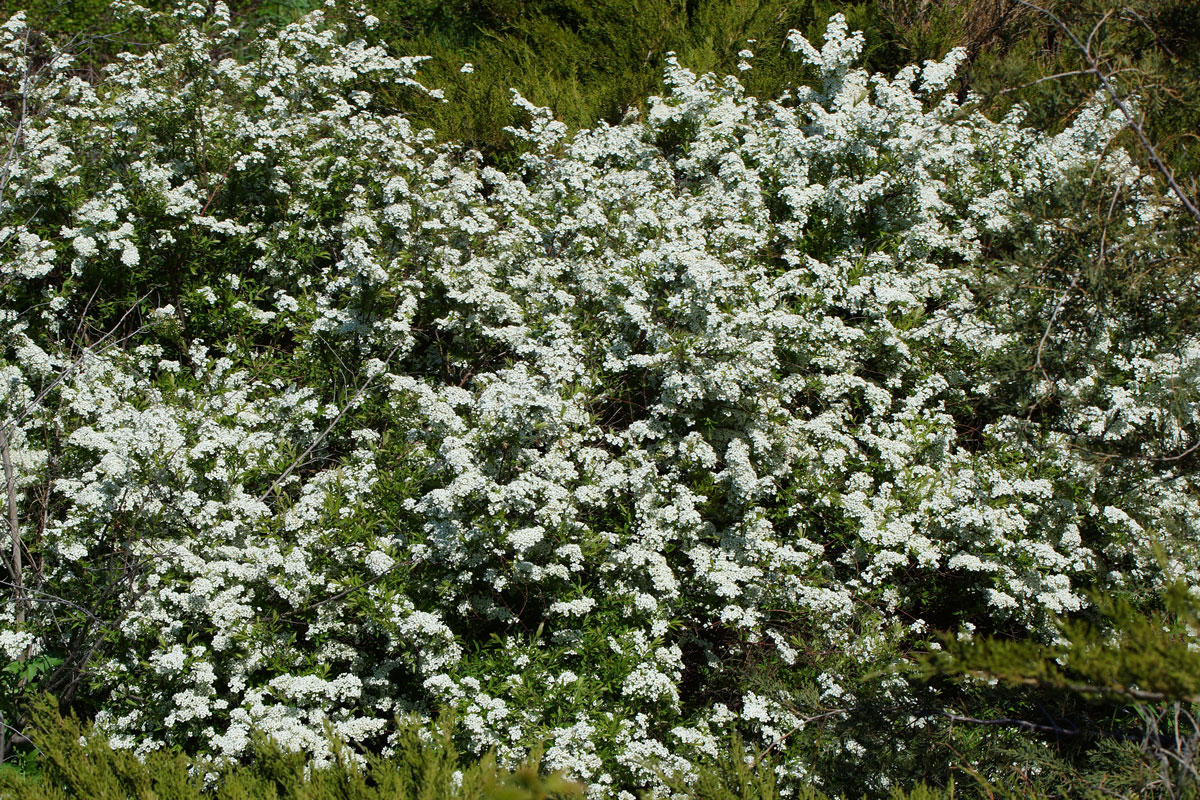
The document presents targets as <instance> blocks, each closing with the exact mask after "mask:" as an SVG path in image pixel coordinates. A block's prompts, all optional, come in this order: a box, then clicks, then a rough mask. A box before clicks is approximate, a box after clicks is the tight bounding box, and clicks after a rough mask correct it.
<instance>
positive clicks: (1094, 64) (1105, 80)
mask: <svg viewBox="0 0 1200 800" xmlns="http://www.w3.org/2000/svg"><path fill="white" fill-rule="evenodd" d="M1015 2H1017V3H1020V4H1021V5H1023V6H1025V7H1026V8H1031V9H1033V10H1034V11H1038V12H1040V13H1042V14H1045V15H1046V16H1047V17H1049V18H1050V20H1051V21H1053V22H1054V24H1055V25H1057V26H1058V28H1059V29H1060V30H1062V32H1063V33H1065V34H1066V35H1067V36H1068V37H1069V38H1070V39H1071V41H1072V42H1073V43H1074V44H1075V46H1076V47H1077V48H1078V49H1079V52H1080V53H1082V54H1083V57H1084V59H1085V60H1086V61H1087V63H1088V66H1089V67H1091V68H1092V69H1093V70H1095V72H1096V77H1097V79H1099V81H1100V86H1101V88H1103V89H1104V92H1105V93H1106V94H1107V95H1108V96H1109V98H1110V99H1111V100H1112V101H1113V104H1114V105H1116V107H1117V109H1118V110H1119V111H1120V112H1121V115H1122V116H1124V117H1125V121H1126V122H1127V123H1129V128H1130V130H1132V131H1133V132H1134V134H1135V135H1136V136H1137V139H1138V142H1139V143H1140V144H1141V146H1142V149H1143V150H1144V151H1145V152H1146V156H1147V158H1148V159H1149V160H1150V164H1151V166H1153V167H1154V169H1155V170H1157V171H1158V172H1159V173H1160V174H1161V175H1162V176H1163V178H1165V179H1166V181H1167V186H1169V187H1170V189H1171V192H1172V193H1173V194H1174V195H1175V196H1176V197H1177V198H1178V199H1179V202H1180V203H1182V204H1183V207H1184V208H1185V209H1186V210H1187V212H1188V213H1189V214H1191V215H1192V217H1194V218H1195V219H1196V221H1197V222H1200V208H1197V206H1196V203H1195V201H1194V200H1192V198H1191V197H1189V196H1188V194H1187V192H1185V191H1184V190H1183V187H1181V186H1180V185H1179V183H1178V182H1177V181H1176V180H1175V172H1174V170H1172V169H1171V168H1170V167H1169V166H1167V164H1166V163H1165V162H1164V161H1163V160H1162V159H1161V158H1159V155H1158V151H1157V150H1156V149H1155V148H1154V144H1153V143H1152V142H1151V141H1150V138H1149V137H1148V136H1147V135H1146V131H1145V129H1143V128H1142V126H1141V123H1139V122H1138V121H1137V118H1136V117H1134V115H1133V112H1132V111H1131V110H1130V108H1129V105H1128V104H1127V103H1126V102H1125V99H1124V98H1122V97H1121V96H1120V95H1119V94H1117V90H1116V89H1114V88H1113V85H1112V83H1111V82H1110V81H1109V75H1108V74H1106V73H1105V72H1104V70H1103V69H1101V67H1100V62H1099V61H1097V60H1096V57H1095V56H1093V55H1092V52H1091V50H1090V49H1089V48H1088V46H1087V45H1086V44H1085V43H1083V42H1081V41H1080V40H1079V37H1078V36H1076V35H1075V32H1074V31H1072V30H1071V28H1070V26H1068V25H1067V23H1065V22H1063V21H1062V19H1061V18H1060V17H1059V16H1058V15H1057V14H1055V13H1054V12H1053V11H1051V10H1050V9H1048V8H1042V7H1041V6H1039V5H1037V4H1036V3H1032V2H1030V0H1015ZM1105 19H1107V15H1106V16H1105ZM1103 21H1104V20H1101V22H1103ZM1093 33H1094V31H1093ZM1088 41H1089V42H1090V41H1091V36H1089V37H1088Z"/></svg>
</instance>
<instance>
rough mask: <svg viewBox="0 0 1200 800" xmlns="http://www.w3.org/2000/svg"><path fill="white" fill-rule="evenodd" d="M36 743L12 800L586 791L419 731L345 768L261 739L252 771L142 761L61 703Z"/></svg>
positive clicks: (3, 789)
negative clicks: (34, 757)
mask: <svg viewBox="0 0 1200 800" xmlns="http://www.w3.org/2000/svg"><path fill="white" fill-rule="evenodd" d="M32 716H33V724H32V727H31V731H30V739H31V740H32V741H33V743H34V745H35V746H36V747H37V748H38V751H39V753H40V759H39V764H40V767H41V772H40V774H37V775H23V774H21V773H20V772H14V771H0V797H3V798H4V799H5V800H151V799H153V800H193V799H194V800H199V799H200V798H214V799H215V800H407V799H408V798H412V800H550V799H551V798H568V797H579V796H581V794H582V788H581V787H580V786H579V785H577V784H574V783H572V782H570V781H568V780H566V779H565V778H564V777H562V776H561V775H558V774H553V775H542V774H541V773H540V772H539V770H538V767H537V762H536V761H533V762H531V763H527V764H523V765H521V766H520V767H518V768H517V769H516V770H515V771H509V770H505V769H502V768H500V767H499V766H497V764H496V760H495V758H494V757H492V756H491V755H488V756H485V757H484V758H483V759H481V760H479V761H472V762H470V763H464V762H463V761H462V760H460V758H459V755H458V752H457V750H456V749H455V746H454V742H453V740H452V739H451V738H450V735H449V733H448V732H447V731H445V730H443V732H442V735H441V736H440V737H437V738H434V739H433V740H432V741H426V740H425V739H423V738H422V736H421V735H420V734H419V732H418V727H417V726H415V725H410V726H406V727H401V728H400V730H399V731H398V733H397V735H396V738H395V743H394V746H393V753H392V755H391V756H390V757H386V758H385V757H381V756H378V755H368V756H367V757H366V758H365V766H364V765H363V764H362V763H361V762H362V761H363V759H360V758H357V757H355V756H354V755H353V754H351V753H350V752H349V751H348V750H347V749H346V748H345V747H344V746H336V747H335V748H334V753H335V755H336V757H337V760H336V762H335V763H333V764H330V765H327V766H319V765H312V764H309V762H308V759H307V758H306V756H305V755H304V754H303V753H295V752H288V751H284V750H282V749H280V748H279V746H278V745H276V744H275V743H274V742H273V741H271V740H270V739H267V738H266V737H263V736H261V735H260V736H257V737H256V741H255V748H254V753H253V756H252V757H251V758H250V759H249V761H248V763H245V764H236V763H228V762H227V763H220V764H212V763H208V762H199V761H195V760H193V759H191V758H189V757H188V756H186V755H184V754H182V753H180V752H177V751H174V750H156V751H153V752H150V753H146V754H144V755H142V756H140V757H139V756H138V755H137V754H135V753H134V752H133V751H130V750H123V749H114V748H112V747H110V746H109V744H108V743H107V741H105V739H104V738H103V737H102V736H100V735H98V733H97V732H96V731H94V730H92V729H91V726H87V725H84V724H83V723H81V722H80V721H79V720H78V719H77V718H76V717H74V716H72V715H67V716H64V715H62V714H61V713H60V712H59V709H58V705H57V703H56V702H54V700H53V699H52V698H49V697H46V698H44V699H42V700H40V701H38V702H36V703H35V704H34V707H33V709H32Z"/></svg>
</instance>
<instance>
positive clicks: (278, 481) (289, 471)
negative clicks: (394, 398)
mask: <svg viewBox="0 0 1200 800" xmlns="http://www.w3.org/2000/svg"><path fill="white" fill-rule="evenodd" d="M399 349H400V345H399V344H397V345H396V346H395V347H393V348H392V351H391V352H390V353H388V357H387V358H386V359H385V360H384V362H383V363H384V365H385V369H384V370H382V371H380V372H379V373H377V374H376V375H373V376H371V377H370V378H368V379H367V380H366V382H365V383H363V385H362V386H360V387H359V389H358V391H357V392H355V393H354V396H353V397H351V398H350V399H349V400H348V401H347V402H346V405H344V406H342V408H341V410H340V411H338V413H337V416H335V417H334V418H333V419H331V420H330V421H329V424H328V425H326V426H325V430H323V431H321V433H320V434H318V435H317V438H315V439H313V440H312V444H310V445H309V446H308V447H306V448H304V452H303V453H301V454H300V455H298V456H296V457H295V458H294V459H292V463H291V464H288V467H287V469H285V470H284V471H283V474H282V475H280V476H279V477H278V478H276V479H275V480H274V481H272V482H271V485H270V486H269V487H267V490H266V491H265V492H263V493H262V494H261V495H259V496H258V502H259V503H265V502H266V500H267V498H268V497H270V496H271V493H272V492H274V491H275V490H276V489H277V488H279V486H280V485H281V484H282V483H283V482H284V481H285V480H287V477H288V476H289V475H291V474H292V470H294V469H296V467H297V466H299V465H300V462H302V461H303V460H304V459H305V458H307V457H308V454H309V453H311V452H312V451H313V450H315V449H316V448H317V445H319V444H320V443H321V442H323V441H325V437H326V436H328V435H329V432H330V431H332V430H333V427H334V426H335V425H337V424H338V422H340V421H341V419H342V417H344V416H345V415H346V412H348V411H349V410H350V409H351V408H352V407H353V406H354V404H355V403H357V402H358V401H359V398H361V397H362V396H363V395H364V394H366V392H367V389H368V388H370V386H371V384H372V383H374V382H375V379H376V378H378V377H379V376H380V375H382V374H383V373H384V372H385V371H386V365H388V364H391V363H392V358H393V357H394V356H395V355H396V351H397V350H399Z"/></svg>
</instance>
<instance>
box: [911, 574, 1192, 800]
mask: <svg viewBox="0 0 1200 800" xmlns="http://www.w3.org/2000/svg"><path fill="white" fill-rule="evenodd" d="M1160 601H1161V602H1160V604H1159V605H1157V606H1156V607H1151V608H1139V607H1137V606H1135V605H1134V604H1132V603H1130V602H1129V601H1128V600H1126V599H1124V598H1099V599H1098V600H1097V603H1096V607H1095V609H1094V610H1093V612H1092V613H1091V614H1090V615H1088V616H1087V617H1081V618H1078V619H1066V620H1063V621H1061V622H1060V625H1059V631H1060V635H1059V637H1058V638H1057V639H1056V640H1055V641H1054V642H1050V643H1045V642H1037V641H1030V640H1026V639H1021V640H1014V639H1004V638H1000V637H985V636H978V637H975V636H959V637H945V640H944V649H943V650H940V651H937V652H934V653H932V654H930V655H929V656H927V657H925V658H924V659H922V666H921V670H922V671H923V673H924V675H925V676H927V677H930V678H935V679H936V678H939V677H941V678H944V677H950V678H957V679H965V682H966V685H967V686H968V687H969V688H968V689H967V690H966V691H967V693H968V694H972V695H973V701H972V708H973V712H974V714H975V715H976V716H973V717H971V718H969V719H968V718H965V717H962V716H959V717H957V718H958V719H959V720H960V721H963V722H967V723H969V724H985V725H992V724H994V725H1002V726H1005V727H1010V728H1014V729H1023V730H1027V731H1030V732H1032V734H1033V737H1034V739H1035V740H1036V738H1039V737H1042V736H1046V737H1053V740H1054V741H1056V742H1057V744H1056V745H1055V746H1054V747H1053V748H1047V747H1042V748H1040V751H1041V752H1037V750H1039V748H1037V747H1035V748H1033V749H1032V750H1030V751H1029V752H1028V754H1027V757H1026V762H1027V764H1028V765H1030V766H1032V765H1036V773H1037V774H1038V781H1037V783H1038V785H1039V786H1040V787H1042V789H1041V791H1047V792H1049V791H1050V790H1049V789H1048V788H1047V787H1055V786H1057V787H1059V788H1058V789H1057V790H1056V791H1054V792H1053V793H1051V794H1050V796H1092V795H1093V794H1096V795H1097V796H1099V794H1100V793H1102V790H1103V792H1108V793H1110V796H1111V793H1116V794H1117V795H1118V796H1129V795H1130V794H1138V795H1140V796H1152V797H1196V796H1197V795H1198V793H1200V779H1198V776H1197V772H1196V766H1197V760H1196V757H1197V755H1198V743H1200V728H1197V725H1196V718H1195V716H1194V713H1195V707H1196V703H1197V702H1200V652H1198V651H1197V650H1196V649H1195V639H1194V637H1195V633H1196V631H1197V629H1198V627H1200V600H1198V599H1197V598H1196V596H1195V595H1193V594H1191V593H1190V592H1189V591H1188V589H1187V587H1186V586H1185V585H1183V584H1181V583H1180V584H1175V585H1173V586H1171V587H1169V588H1168V589H1167V590H1165V591H1164V592H1163V593H1162V594H1161V598H1160ZM981 679H982V683H981V682H980V681H981ZM997 681H999V685H998V686H995V684H996V682H997ZM988 684H992V685H993V686H995V688H994V689H988V688H986V687H987V685H988ZM988 696H991V697H992V698H997V697H1003V698H1004V701H1003V702H1002V703H1000V705H999V707H998V708H996V709H994V712H995V716H994V717H991V718H987V719H980V718H978V717H979V716H982V715H981V714H980V710H981V708H983V706H982V704H981V703H980V700H981V699H982V698H984V697H988ZM1064 737H1065V739H1064ZM1014 763H1019V762H1014ZM1011 777H1012V775H1011V774H1010V776H1009V778H1010V779H1011ZM1020 777H1022V778H1023V780H1024V781H1026V782H1021V781H1018V782H1017V783H1015V784H1013V783H1012V782H1011V780H1009V781H1007V782H1005V781H1001V785H1009V784H1011V785H1010V788H1013V787H1019V786H1025V787H1028V786H1029V785H1030V784H1029V783H1028V782H1027V781H1028V780H1029V776H1028V774H1027V773H1025V774H1022V775H1021V776H1020ZM994 785H995V784H993V787H994Z"/></svg>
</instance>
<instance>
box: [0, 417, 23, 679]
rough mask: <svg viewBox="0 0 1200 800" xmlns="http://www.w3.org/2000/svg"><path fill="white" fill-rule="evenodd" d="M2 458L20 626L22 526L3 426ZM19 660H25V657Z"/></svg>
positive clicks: (11, 572)
mask: <svg viewBox="0 0 1200 800" xmlns="http://www.w3.org/2000/svg"><path fill="white" fill-rule="evenodd" d="M0 458H2V459H3V461H4V482H5V484H6V485H7V487H8V529H9V532H10V533H11V536H12V561H11V562H10V563H9V565H8V572H9V576H10V577H11V578H12V587H13V602H14V603H15V604H16V611H15V612H14V614H13V621H14V622H16V623H17V626H18V627H19V626H22V625H24V624H25V599H24V591H23V589H22V583H23V581H22V575H21V572H22V570H21V528H20V525H19V522H18V520H17V483H16V480H15V478H14V477H13V468H12V459H11V458H10V455H9V449H8V433H7V432H6V431H5V430H4V429H2V428H0ZM18 660H20V661H24V657H21V658H19V659H18Z"/></svg>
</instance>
